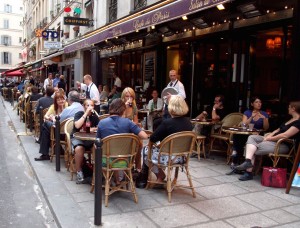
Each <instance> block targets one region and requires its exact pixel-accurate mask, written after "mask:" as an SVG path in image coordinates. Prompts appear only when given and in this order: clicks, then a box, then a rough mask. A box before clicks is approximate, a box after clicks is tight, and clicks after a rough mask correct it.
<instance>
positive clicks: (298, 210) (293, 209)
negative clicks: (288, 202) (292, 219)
mask: <svg viewBox="0 0 300 228" xmlns="http://www.w3.org/2000/svg"><path fill="white" fill-rule="evenodd" d="M282 209H283V210H285V211H287V212H289V213H291V214H293V215H296V216H300V205H299V204H298V205H293V206H290V207H284V208H282Z"/></svg>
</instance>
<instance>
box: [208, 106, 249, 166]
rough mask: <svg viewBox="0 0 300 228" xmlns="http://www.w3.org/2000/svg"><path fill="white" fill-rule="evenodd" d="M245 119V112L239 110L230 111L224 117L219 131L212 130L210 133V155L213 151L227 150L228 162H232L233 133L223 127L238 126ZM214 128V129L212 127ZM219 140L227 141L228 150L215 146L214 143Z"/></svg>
mask: <svg viewBox="0 0 300 228" xmlns="http://www.w3.org/2000/svg"><path fill="white" fill-rule="evenodd" d="M242 119H243V114H242V113H239V112H234V113H230V114H228V115H227V116H225V117H224V118H223V120H222V121H221V127H220V128H219V129H218V131H217V132H212V133H211V135H210V146H209V148H210V149H209V155H210V152H211V151H218V152H226V153H227V164H229V162H230V155H231V149H232V144H233V142H232V134H229V133H224V132H223V131H222V127H235V126H238V125H239V124H240V123H241V121H242ZM212 130H214V129H212ZM216 140H217V141H218V140H219V141H223V142H225V143H226V150H221V149H217V148H215V147H214V143H215V142H216Z"/></svg>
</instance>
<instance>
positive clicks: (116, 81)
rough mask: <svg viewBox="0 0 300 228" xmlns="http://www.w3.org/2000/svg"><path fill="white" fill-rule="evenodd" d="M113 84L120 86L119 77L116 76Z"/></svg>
mask: <svg viewBox="0 0 300 228" xmlns="http://www.w3.org/2000/svg"><path fill="white" fill-rule="evenodd" d="M114 85H115V86H117V87H120V88H121V86H122V82H121V79H120V78H119V77H116V79H115V83H114Z"/></svg>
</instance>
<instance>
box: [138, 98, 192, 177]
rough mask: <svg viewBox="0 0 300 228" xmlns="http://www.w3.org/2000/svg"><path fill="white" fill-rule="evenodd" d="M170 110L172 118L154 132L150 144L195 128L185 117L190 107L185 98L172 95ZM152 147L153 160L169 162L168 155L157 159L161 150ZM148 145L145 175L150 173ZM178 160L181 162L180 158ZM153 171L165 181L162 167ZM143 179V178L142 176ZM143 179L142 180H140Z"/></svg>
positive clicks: (145, 155) (145, 150)
mask: <svg viewBox="0 0 300 228" xmlns="http://www.w3.org/2000/svg"><path fill="white" fill-rule="evenodd" d="M168 111H169V113H170V115H171V118H169V119H166V120H164V121H163V122H162V123H161V124H160V125H159V127H158V128H157V129H156V130H155V132H153V134H152V135H151V136H150V144H153V143H157V142H160V141H162V140H163V139H164V138H166V137H167V136H169V135H171V134H173V133H176V132H181V131H191V130H192V129H193V126H192V124H191V122H190V120H189V119H188V118H186V117H184V116H185V115H186V114H187V113H188V111H189V108H188V106H187V104H186V102H185V101H184V99H183V98H182V97H181V96H179V95H172V96H171V98H170V100H169V105H168ZM151 149H152V151H153V152H152V162H153V163H154V164H155V163H156V164H157V163H158V162H167V159H166V157H163V156H161V161H157V157H158V153H159V150H158V149H157V148H156V147H153V148H151ZM147 155H148V147H145V148H144V149H143V158H144V164H143V170H142V173H143V174H144V175H145V174H147V173H148V171H147V170H148V160H147V159H148V158H147ZM176 162H178V163H179V162H181V161H180V159H178V161H176ZM152 171H153V172H154V173H155V175H156V177H157V181H161V182H162V181H163V180H164V179H165V173H164V171H163V170H162V169H160V168H158V167H157V166H155V167H154V168H153V169H152ZM140 179H142V178H140ZM145 179H146V176H144V178H143V181H145ZM140 181H142V180H140Z"/></svg>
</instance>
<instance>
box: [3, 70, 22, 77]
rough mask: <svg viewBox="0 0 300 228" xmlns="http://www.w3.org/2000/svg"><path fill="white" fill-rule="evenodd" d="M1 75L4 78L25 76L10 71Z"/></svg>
mask: <svg viewBox="0 0 300 228" xmlns="http://www.w3.org/2000/svg"><path fill="white" fill-rule="evenodd" d="M2 75H4V76H6V77H14V76H25V74H24V73H23V72H22V71H21V70H15V71H10V72H7V73H3V74H2Z"/></svg>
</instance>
